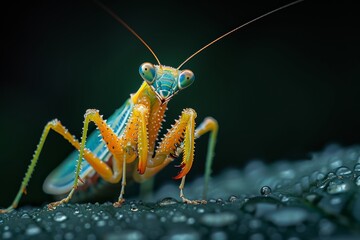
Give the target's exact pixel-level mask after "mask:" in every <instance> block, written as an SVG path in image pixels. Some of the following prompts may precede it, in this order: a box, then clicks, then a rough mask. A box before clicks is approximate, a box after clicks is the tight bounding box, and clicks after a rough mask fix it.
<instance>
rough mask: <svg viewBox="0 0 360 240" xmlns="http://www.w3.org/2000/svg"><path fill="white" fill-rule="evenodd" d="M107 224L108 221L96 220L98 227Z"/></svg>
mask: <svg viewBox="0 0 360 240" xmlns="http://www.w3.org/2000/svg"><path fill="white" fill-rule="evenodd" d="M105 225H106V222H105V221H104V220H100V221H98V222H96V226H98V227H103V226H105Z"/></svg>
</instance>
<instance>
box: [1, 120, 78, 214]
mask: <svg viewBox="0 0 360 240" xmlns="http://www.w3.org/2000/svg"><path fill="white" fill-rule="evenodd" d="M50 130H53V131H55V132H57V133H59V134H60V135H62V136H63V137H64V138H65V139H66V140H68V141H69V142H70V143H71V145H73V146H74V147H75V148H76V149H79V148H80V143H79V142H78V141H77V140H76V139H75V137H74V136H72V135H71V134H70V132H69V131H68V130H67V129H66V128H65V127H64V126H63V125H62V124H61V123H60V121H59V120H57V119H54V120H52V121H50V122H48V123H47V124H46V126H45V127H44V130H43V132H42V134H41V137H40V141H39V144H38V145H37V148H36V150H35V153H34V155H33V158H32V159H31V161H30V164H29V167H28V169H27V171H26V173H25V177H24V179H23V181H22V182H21V186H20V189H19V191H18V193H17V194H16V196H15V198H14V200H13V202H12V203H11V205H10V206H9V207H8V208H6V209H0V213H6V212H10V211H12V210H13V209H15V208H16V207H17V206H18V203H19V201H20V199H21V197H22V195H23V193H24V192H26V186H27V185H28V183H29V181H30V178H31V175H32V173H33V172H34V170H35V166H36V164H37V162H38V159H39V156H40V153H41V151H42V149H43V146H44V144H45V141H46V138H47V136H48V134H49V132H50Z"/></svg>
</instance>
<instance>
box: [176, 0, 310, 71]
mask: <svg viewBox="0 0 360 240" xmlns="http://www.w3.org/2000/svg"><path fill="white" fill-rule="evenodd" d="M302 1H304V0H297V1H294V2H291V3H288V4H286V5H284V6H281V7H279V8H276V9H274V10H272V11H270V12H267V13H265V14H263V15H261V16H259V17H257V18H254V19H252V20H250V21H248V22H246V23H244V24H242V25H240V26H238V27H236V28H234V29H233V30H230V31H229V32H227V33H225V34H223V35H221V36H220V37H218V38H216V39H215V40H213V41H212V42H210V43H208V44H206V45H205V46H204V47H202V48H200V49H199V50H197V51H196V52H195V53H193V54H192V55H191V56H190V57H188V58H187V59H186V60H185V61H183V62H182V63H181V64H180V65H179V66H178V67H177V69H180V68H181V67H182V66H183V65H184V64H185V63H186V62H188V61H189V60H190V59H192V58H193V57H194V56H195V55H197V54H198V53H200V52H202V51H203V50H204V49H206V48H208V47H209V46H211V45H213V44H214V43H216V42H218V41H219V40H221V39H223V38H224V37H226V36H228V35H230V34H232V33H233V32H235V31H237V30H239V29H241V28H243V27H245V26H247V25H249V24H250V23H253V22H255V21H257V20H260V19H261V18H264V17H266V16H268V15H270V14H272V13H275V12H278V11H280V10H282V9H284V8H287V7H290V6H292V5H295V4H297V3H300V2H302Z"/></svg>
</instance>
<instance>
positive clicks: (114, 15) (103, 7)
mask: <svg viewBox="0 0 360 240" xmlns="http://www.w3.org/2000/svg"><path fill="white" fill-rule="evenodd" d="M94 2H95V3H96V4H97V5H99V6H100V7H101V8H102V9H104V10H105V11H106V12H107V13H108V14H110V16H111V17H113V18H114V19H115V20H116V21H118V22H119V23H120V24H121V25H123V26H124V27H125V28H126V29H127V30H129V31H130V32H131V33H132V34H133V35H134V36H135V37H136V38H137V39H139V40H140V42H141V43H142V44H144V46H145V47H147V49H149V51H150V52H151V54H152V55H153V56H154V57H155V59H156V61H157V62H158V64H159V66H160V68H161V63H160V60H159V59H158V57H157V56H156V54H155V52H154V51H153V50H152V49H151V47H150V46H149V45H148V44H147V43H146V42H145V41H144V39H142V38H141V37H140V35H139V34H137V33H136V32H135V31H134V29H132V28H131V27H130V26H129V25H127V23H126V22H125V21H124V20H122V19H121V18H120V17H119V16H118V15H116V14H115V13H114V12H113V11H112V10H111V9H110V8H108V7H107V6H105V5H104V4H103V3H101V2H99V1H97V0H94Z"/></svg>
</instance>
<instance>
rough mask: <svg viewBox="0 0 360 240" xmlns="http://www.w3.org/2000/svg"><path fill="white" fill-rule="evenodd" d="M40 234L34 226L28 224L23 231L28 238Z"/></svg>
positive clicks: (38, 229) (39, 230)
mask: <svg viewBox="0 0 360 240" xmlns="http://www.w3.org/2000/svg"><path fill="white" fill-rule="evenodd" d="M40 232H41V229H40V228H39V227H38V226H36V225H34V224H30V225H29V226H28V227H27V228H26V230H25V234H26V235H28V236H34V235H36V234H39V233H40Z"/></svg>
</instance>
